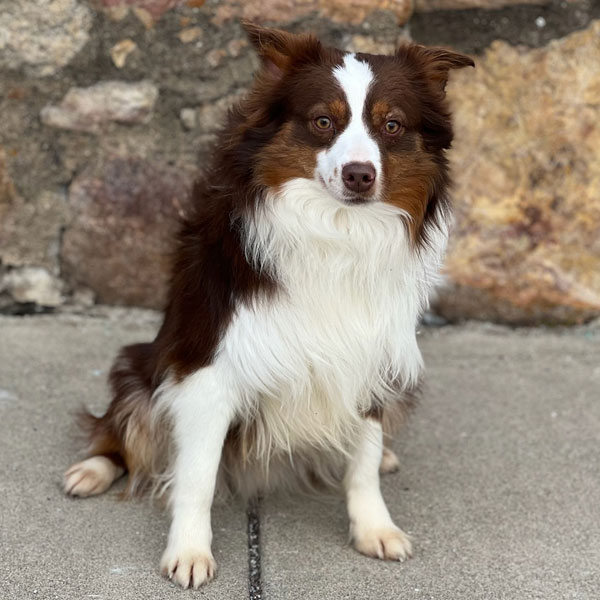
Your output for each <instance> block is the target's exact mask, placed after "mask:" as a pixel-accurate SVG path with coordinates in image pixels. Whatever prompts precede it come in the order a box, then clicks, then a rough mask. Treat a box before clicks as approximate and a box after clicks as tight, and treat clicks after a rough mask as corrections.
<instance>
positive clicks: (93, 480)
mask: <svg viewBox="0 0 600 600" xmlns="http://www.w3.org/2000/svg"><path fill="white" fill-rule="evenodd" d="M123 473H125V469H123V467H121V466H119V465H118V464H116V463H115V462H113V461H112V460H111V459H110V458H108V457H107V456H91V457H90V458H86V459H85V460H83V461H81V462H78V463H75V464H74V465H72V466H71V467H70V468H69V469H68V470H67V472H66V473H65V477H64V485H65V492H66V493H67V494H69V495H70V496H80V497H82V498H85V497H86V496H95V495H96V494H101V493H102V492H105V491H106V490H107V489H108V488H109V487H110V486H111V485H112V483H113V481H115V480H116V479H118V478H119V477H121V475H123Z"/></svg>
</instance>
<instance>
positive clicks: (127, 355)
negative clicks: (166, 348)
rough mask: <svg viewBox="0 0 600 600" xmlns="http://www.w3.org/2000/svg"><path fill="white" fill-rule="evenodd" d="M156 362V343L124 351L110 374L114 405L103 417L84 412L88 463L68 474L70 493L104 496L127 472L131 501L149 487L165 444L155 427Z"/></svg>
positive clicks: (127, 492)
mask: <svg viewBox="0 0 600 600" xmlns="http://www.w3.org/2000/svg"><path fill="white" fill-rule="evenodd" d="M155 368H156V363H155V359H154V352H153V345H152V344H134V345H132V346H125V347H124V348H122V349H121V351H120V353H119V355H118V356H117V358H116V360H115V362H114V363H113V366H112V369H111V371H110V375H109V383H110V387H111V390H112V401H111V403H110V405H109V407H108V409H107V411H106V413H105V414H104V415H103V416H101V417H95V416H94V415H92V414H91V413H89V412H88V411H85V410H84V411H82V412H81V413H80V415H79V417H78V421H79V425H80V426H81V428H82V430H83V433H84V436H85V438H86V440H87V443H88V446H87V450H88V455H89V458H88V459H86V460H84V461H82V462H80V463H77V464H75V465H73V466H72V467H71V468H70V469H69V470H68V471H67V472H66V474H65V491H66V492H67V493H69V494H72V495H75V496H88V495H93V494H99V493H101V492H103V491H105V490H106V489H108V488H109V487H110V485H111V484H112V482H113V481H114V480H115V479H117V478H118V477H119V476H120V475H122V474H123V472H124V471H128V472H129V480H128V485H127V489H126V491H125V495H126V496H132V495H136V494H138V493H141V492H142V491H144V489H146V488H147V487H148V484H149V483H150V482H151V479H152V475H153V473H154V471H155V465H156V460H157V452H160V444H158V443H157V440H156V439H154V433H153V428H152V414H151V413H152V394H153V391H154V387H155V386H154V384H153V378H154V373H155Z"/></svg>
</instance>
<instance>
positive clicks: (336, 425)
mask: <svg viewBox="0 0 600 600" xmlns="http://www.w3.org/2000/svg"><path fill="white" fill-rule="evenodd" d="M244 26H245V28H246V31H247V33H248V36H249V39H250V41H251V43H252V45H253V46H254V48H255V49H256V51H257V53H258V55H259V57H260V60H261V67H260V70H259V72H258V73H257V75H256V77H255V79H254V82H253V85H252V86H251V88H250V90H249V92H248V93H247V95H246V96H245V98H244V99H242V100H241V101H240V102H239V103H238V104H237V105H236V106H234V107H233V108H232V109H231V110H230V111H229V114H228V118H227V122H226V125H225V127H224V128H223V130H222V131H221V133H220V135H219V137H218V141H217V142H216V147H215V149H214V154H213V159H212V162H211V164H210V166H209V167H208V168H206V169H205V173H204V177H203V178H202V179H201V180H199V182H198V183H197V184H196V185H195V188H194V190H193V193H192V198H191V200H192V202H191V208H190V211H189V213H188V214H187V215H186V216H185V218H184V219H183V222H182V224H181V228H180V231H179V234H178V237H177V240H176V249H175V252H174V257H173V262H172V276H171V281H170V287H169V292H168V299H167V303H166V309H165V312H164V320H163V323H162V326H161V327H160V330H159V332H158V334H157V336H156V338H155V339H154V341H153V342H152V343H140V344H135V345H131V346H126V347H124V348H122V349H121V351H120V353H119V355H118V356H117V358H116V360H115V362H114V364H113V367H112V370H111V372H110V376H109V382H110V386H111V390H112V401H111V403H110V405H109V407H108V409H107V411H106V413H105V414H104V416H101V417H94V416H92V415H91V414H85V415H83V416H82V424H83V426H84V428H85V432H86V435H87V439H88V441H89V447H88V455H89V457H88V458H87V459H85V460H83V461H82V462H79V463H77V464H75V465H73V466H72V467H71V468H70V469H69V470H68V471H67V472H66V474H65V479H64V487H65V491H66V493H67V494H70V495H72V496H91V495H94V494H100V493H101V492H104V491H105V490H107V489H108V488H109V486H110V485H111V484H112V483H113V482H114V481H115V480H116V479H117V478H118V477H120V476H121V475H123V474H124V473H125V472H127V473H128V474H129V479H128V485H127V490H126V494H127V495H134V494H136V493H139V492H141V491H143V490H144V489H146V488H148V487H153V488H154V489H159V490H160V491H164V492H166V493H167V494H168V497H169V505H170V510H171V512H172V522H171V526H170V531H169V536H168V542H167V547H166V550H165V551H164V554H163V556H162V560H161V572H162V573H163V574H164V575H165V576H167V577H169V578H171V579H172V580H174V581H175V582H177V583H178V584H179V585H181V586H182V587H183V588H188V587H193V588H198V587H200V586H201V585H202V584H204V583H206V582H208V581H209V580H211V579H212V578H213V576H214V574H215V570H216V565H215V561H214V558H213V556H212V553H211V541H212V531H211V523H210V511H211V504H212V502H213V497H214V494H215V489H216V487H217V486H219V487H221V486H223V487H225V488H226V489H228V490H230V491H234V492H236V493H240V494H242V495H244V496H247V497H252V496H256V495H257V494H260V493H263V492H264V491H265V490H268V489H272V488H275V487H280V486H284V487H286V486H288V485H289V484H291V482H294V483H295V485H299V486H300V488H307V489H315V488H317V489H319V488H322V487H324V486H325V487H327V486H331V485H333V486H336V485H337V486H339V488H340V489H343V490H344V492H345V497H346V500H347V509H348V515H349V521H350V536H351V539H352V540H353V543H354V546H355V548H356V549H357V550H358V551H359V552H361V553H363V554H366V555H368V556H372V557H377V558H381V559H391V560H400V561H402V560H404V559H405V558H407V557H409V556H410V555H411V542H410V540H409V538H408V536H407V535H406V534H405V533H404V532H403V531H402V530H401V529H400V528H399V527H397V526H396V525H395V524H394V522H393V521H392V519H391V517H390V514H389V512H388V509H387V507H386V505H385V502H384V500H383V498H382V495H381V492H380V488H379V471H380V469H381V471H389V470H393V469H395V468H396V467H397V466H398V460H397V458H396V456H395V455H394V454H393V453H392V452H391V450H389V449H387V448H384V437H385V436H386V435H387V434H388V433H389V432H390V431H391V430H392V429H393V428H394V425H395V424H397V423H399V422H400V421H402V418H403V415H404V413H405V412H406V410H407V408H408V407H409V406H410V404H411V398H412V391H413V390H414V389H415V388H416V386H417V384H418V382H419V378H420V373H421V370H422V362H423V361H422V358H421V354H420V352H419V348H418V346H417V342H416V327H417V324H418V320H419V317H420V315H421V313H422V311H423V310H424V308H425V307H426V306H427V303H428V295H429V293H430V291H431V289H432V287H433V286H434V284H435V282H436V274H437V272H438V270H439V267H440V263H441V261H442V257H443V254H444V251H445V247H446V241H447V237H448V229H449V224H450V219H451V210H450V200H449V193H448V189H449V184H450V177H449V169H448V163H447V158H446V150H447V149H448V148H449V147H450V145H451V141H452V137H453V132H452V124H451V118H450V112H449V107H448V104H447V101H446V98H445V87H446V82H447V80H448V75H449V72H450V70H452V69H458V68H462V67H466V66H469V65H470V66H474V63H473V61H472V60H471V58H469V57H467V56H464V55H462V54H459V53H456V52H452V51H449V50H445V49H441V48H426V47H423V46H419V45H416V44H412V43H406V44H403V45H401V46H400V47H399V48H398V50H397V51H396V53H395V54H394V55H393V56H381V55H371V54H362V53H350V52H344V51H341V50H337V49H335V48H331V47H327V46H325V45H323V44H322V43H321V42H320V41H319V40H317V39H316V38H315V37H313V36H312V35H308V34H301V35H294V34H290V33H287V32H284V31H280V30H275V29H268V28H263V27H260V26H258V25H255V24H252V23H245V24H244Z"/></svg>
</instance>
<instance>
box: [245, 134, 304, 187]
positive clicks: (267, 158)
mask: <svg viewBox="0 0 600 600" xmlns="http://www.w3.org/2000/svg"><path fill="white" fill-rule="evenodd" d="M315 165H316V152H315V149H314V148H312V147H310V146H306V145H304V144H301V143H298V141H297V140H296V138H295V137H294V125H293V124H292V123H286V124H285V125H284V126H283V127H282V128H281V130H280V131H279V133H278V134H277V135H276V136H275V137H274V138H273V141H272V142H271V143H270V144H269V145H268V146H266V147H265V148H264V150H262V151H261V152H260V154H259V156H258V160H257V165H256V170H255V174H256V180H257V181H258V182H260V184H261V185H265V186H267V187H270V188H277V187H279V186H280V185H281V184H283V183H285V182H286V181H289V180H290V179H294V178H296V177H307V178H311V177H312V176H313V172H314V170H315Z"/></svg>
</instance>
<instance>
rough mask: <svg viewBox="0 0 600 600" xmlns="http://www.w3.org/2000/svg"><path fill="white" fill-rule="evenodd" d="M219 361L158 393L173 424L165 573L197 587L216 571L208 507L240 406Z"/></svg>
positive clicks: (209, 506)
mask: <svg viewBox="0 0 600 600" xmlns="http://www.w3.org/2000/svg"><path fill="white" fill-rule="evenodd" d="M225 371H226V370H225V369H222V368H220V363H219V362H218V361H217V363H216V364H214V365H212V366H209V367H205V368H202V369H200V370H198V371H196V372H194V373H192V374H191V375H188V376H187V377H186V378H185V379H183V380H182V381H181V382H178V383H174V382H167V383H166V384H165V385H164V386H162V388H161V389H160V390H159V391H158V392H157V395H158V396H159V399H158V402H159V403H160V405H161V409H164V410H165V411H166V412H168V415H169V417H170V421H171V422H172V425H173V438H172V439H173V442H174V451H175V463H174V466H173V472H172V475H171V477H172V480H171V495H170V507H171V512H172V517H173V520H172V522H171V528H170V530H169V539H168V543H167V548H166V550H165V551H164V554H163V556H162V560H161V572H162V574H163V575H165V576H166V577H169V579H172V580H173V581H175V582H176V583H178V584H179V585H181V586H182V587H183V588H188V587H193V588H199V587H200V586H201V585H203V584H204V583H206V582H208V581H210V580H211V579H212V578H213V576H214V574H215V570H216V564H215V560H214V558H213V555H212V552H211V542H212V529H211V522H210V511H211V505H212V501H213V495H214V490H215V483H216V478H217V471H218V468H219V463H220V460H221V452H222V449H223V443H224V441H225V436H226V435H227V431H228V429H229V427H230V424H231V422H232V420H233V418H234V415H235V414H236V412H237V409H238V408H239V400H238V396H237V394H236V391H235V389H236V388H235V385H234V383H233V381H231V377H228V376H227V373H226V372H225Z"/></svg>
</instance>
